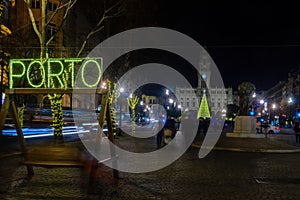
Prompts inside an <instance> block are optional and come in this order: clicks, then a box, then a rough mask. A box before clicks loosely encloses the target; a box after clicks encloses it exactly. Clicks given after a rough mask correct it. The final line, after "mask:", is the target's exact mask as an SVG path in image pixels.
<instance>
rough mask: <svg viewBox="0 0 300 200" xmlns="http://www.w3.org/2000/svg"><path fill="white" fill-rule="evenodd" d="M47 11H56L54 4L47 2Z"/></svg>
mask: <svg viewBox="0 0 300 200" xmlns="http://www.w3.org/2000/svg"><path fill="white" fill-rule="evenodd" d="M47 9H48V10H49V11H55V10H56V9H57V5H56V3H52V2H48V4H47Z"/></svg>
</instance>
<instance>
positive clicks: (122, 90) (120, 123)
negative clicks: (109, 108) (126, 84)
mask: <svg viewBox="0 0 300 200" xmlns="http://www.w3.org/2000/svg"><path fill="white" fill-rule="evenodd" d="M124 90H125V89H124V88H123V87H121V88H120V90H119V92H120V97H121V99H120V118H119V131H120V133H119V134H121V130H122V105H123V104H122V94H123V92H124Z"/></svg>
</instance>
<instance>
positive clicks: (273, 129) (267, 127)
mask: <svg viewBox="0 0 300 200" xmlns="http://www.w3.org/2000/svg"><path fill="white" fill-rule="evenodd" d="M261 127H262V133H269V134H278V133H279V132H280V128H279V126H273V125H271V124H262V125H261Z"/></svg>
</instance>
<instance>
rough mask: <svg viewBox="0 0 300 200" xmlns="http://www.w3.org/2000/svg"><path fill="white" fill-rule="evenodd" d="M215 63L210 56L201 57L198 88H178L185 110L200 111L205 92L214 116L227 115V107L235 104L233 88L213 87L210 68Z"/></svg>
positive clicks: (180, 102)
mask: <svg viewBox="0 0 300 200" xmlns="http://www.w3.org/2000/svg"><path fill="white" fill-rule="evenodd" d="M212 64H213V61H212V60H211V58H210V57H209V56H208V55H201V57H200V60H199V67H200V73H199V74H198V87H197V88H183V87H176V90H175V94H176V96H177V98H178V99H177V100H178V102H179V104H180V105H181V106H182V109H183V110H186V109H188V110H194V111H197V110H198V109H199V106H200V103H201V98H202V94H203V92H204V91H205V93H206V95H207V100H208V105H209V107H210V111H211V114H212V115H217V116H221V115H223V116H224V115H225V113H226V109H227V105H228V104H233V103H234V101H233V99H234V95H233V91H232V88H218V87H213V86H211V70H210V66H211V65H212ZM208 88H209V89H208Z"/></svg>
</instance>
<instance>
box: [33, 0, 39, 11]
mask: <svg viewBox="0 0 300 200" xmlns="http://www.w3.org/2000/svg"><path fill="white" fill-rule="evenodd" d="M31 8H36V9H37V8H40V0H31Z"/></svg>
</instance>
